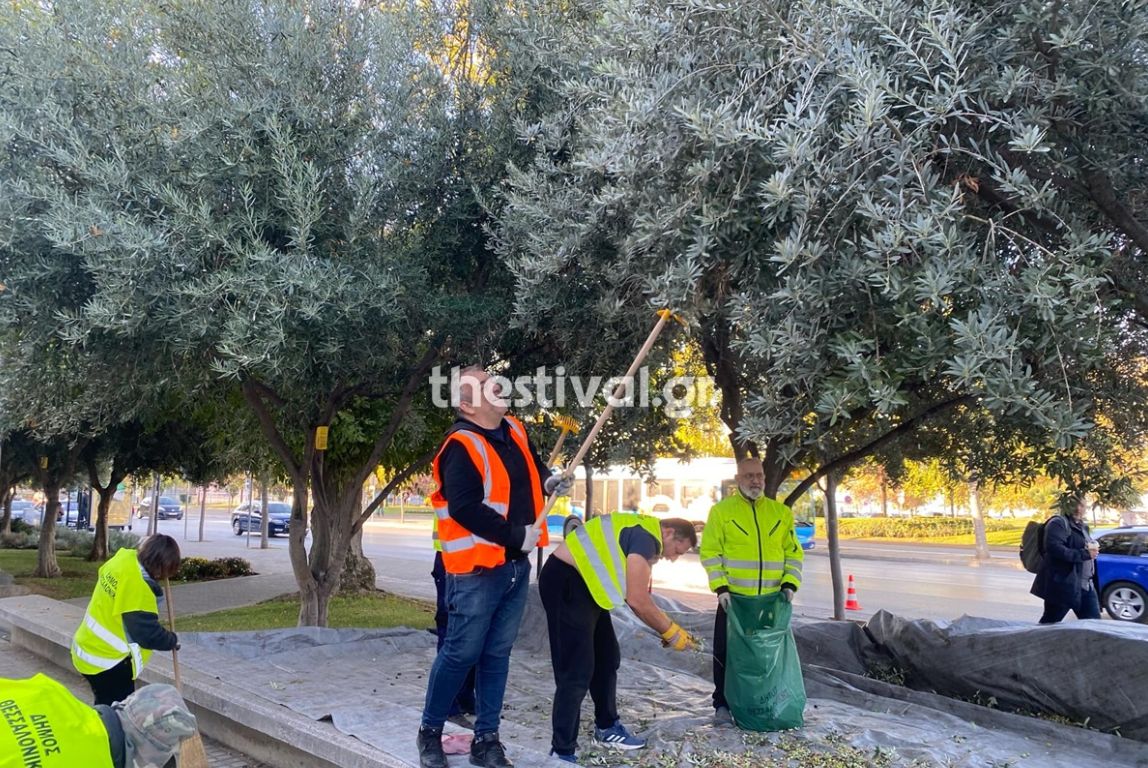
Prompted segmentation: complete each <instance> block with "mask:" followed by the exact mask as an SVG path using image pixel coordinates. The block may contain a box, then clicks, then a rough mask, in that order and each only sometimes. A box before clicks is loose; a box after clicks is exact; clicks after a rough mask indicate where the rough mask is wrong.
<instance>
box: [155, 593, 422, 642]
mask: <svg viewBox="0 0 1148 768" xmlns="http://www.w3.org/2000/svg"><path fill="white" fill-rule="evenodd" d="M328 619H329V621H328V625H329V626H331V627H360V628H370V629H384V628H387V627H413V628H415V629H427V628H429V627H433V626H434V606H433V605H431V604H430V603H424V602H422V601H421V600H411V599H409V598H406V597H398V596H396V595H392V594H390V593H388V592H382V591H379V592H375V593H372V594H366V595H339V596H336V597H334V598H333V599H332V600H331V605H330V608H329V613H328ZM298 621H299V597H298V596H297V595H285V596H283V597H279V598H276V599H274V600H268V601H266V602H263V603H259V604H258V605H252V606H247V607H245V608H232V609H229V610H226V611H216V612H215V613H205V614H203V615H201V616H188V617H187V618H183V619H179V620H178V621H177V622H176V626H177V627H178V628H179V631H180V632H233V631H238V630H255V629H282V628H284V627H294V626H295V625H296V624H298Z"/></svg>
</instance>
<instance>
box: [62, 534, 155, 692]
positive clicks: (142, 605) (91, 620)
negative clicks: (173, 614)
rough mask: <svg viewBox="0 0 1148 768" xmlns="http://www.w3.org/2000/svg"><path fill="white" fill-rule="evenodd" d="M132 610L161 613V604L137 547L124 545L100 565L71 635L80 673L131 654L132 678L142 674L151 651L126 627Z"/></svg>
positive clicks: (107, 665) (104, 667)
mask: <svg viewBox="0 0 1148 768" xmlns="http://www.w3.org/2000/svg"><path fill="white" fill-rule="evenodd" d="M132 611H147V612H148V613H156V614H158V613H159V604H158V603H157V601H156V599H155V595H154V594H153V593H152V591H151V588H150V587H149V586H148V585H147V582H146V581H144V578H143V574H142V573H141V572H140V564H139V560H138V559H137V557H136V551H135V550H134V549H121V550H119V551H118V552H116V554H115V556H113V557H112V559H111V560H109V561H107V562H106V563H104V564H103V565H102V566H100V574H99V578H98V579H97V581H96V588H95V590H94V591H93V592H92V599H91V600H90V601H89V602H88V610H87V612H85V613H84V620H83V621H82V622H80V626H79V628H78V629H77V630H76V634H75V635H73V636H72V666H74V667H75V668H76V670H77V671H78V672H79V673H80V674H82V675H96V674H99V673H100V672H104V671H106V670H109V669H111V668H112V667H114V666H115V665H117V664H119V663H120V662H121V661H123V660H124V659H126V658H129V657H130V658H131V660H132V679H133V680H134V679H135V678H137V677H139V674H140V672H141V671H142V670H143V668H144V665H145V664H147V662H148V659H149V658H151V651H149V650H147V649H144V648H141V647H140V646H139V645H138V644H137V643H134V642H132V641H131V640H130V639H129V638H128V636H127V632H126V631H124V621H123V615H124V614H125V613H131V612H132Z"/></svg>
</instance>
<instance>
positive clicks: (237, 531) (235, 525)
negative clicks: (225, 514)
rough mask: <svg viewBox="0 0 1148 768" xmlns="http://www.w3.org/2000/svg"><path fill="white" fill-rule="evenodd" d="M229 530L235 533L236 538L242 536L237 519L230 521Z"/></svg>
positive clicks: (241, 529)
mask: <svg viewBox="0 0 1148 768" xmlns="http://www.w3.org/2000/svg"><path fill="white" fill-rule="evenodd" d="M231 530H233V531H235V535H236V536H242V535H243V528H242V527H240V525H239V519H238V518H236V519H235V520H232V521H231Z"/></svg>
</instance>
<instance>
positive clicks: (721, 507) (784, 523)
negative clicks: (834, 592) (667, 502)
mask: <svg viewBox="0 0 1148 768" xmlns="http://www.w3.org/2000/svg"><path fill="white" fill-rule="evenodd" d="M698 553H699V554H700V555H701V561H702V567H703V568H705V569H706V575H707V576H708V577H709V584H710V589H711V590H713V591H715V592H716V591H717V590H718V588H720V587H728V588H729V591H730V592H733V593H735V594H738V595H768V594H772V593H774V592H777V591H778V590H780V589H781V587H782V585H783V584H790V585H792V586H793V588H794V589H797V588H798V587H800V586H801V567H802V564H803V563H804V562H805V553H804V552H802V550H801V544H800V543H799V542H798V541H797V531H796V530H795V529H794V525H793V512H792V511H791V510H790V509H789V507H787V506H785V505H784V504H782V503H781V502H780V501H776V500H774V499H770V498H767V497H765V496H762V497H760V498H759V499H757V501H756V502H751V501H750V500H749V499H747V498H745V497H744V496H742V495H741V493H740V492H739V493H735V494H734V495H732V496H728V497H726V498H724V499H722V500H721V501H719V502H718V503H717V504H715V505H714V506H713V509H711V510H710V515H709V519H708V520H707V521H706V527H705V530H704V531H703V532H702V542H701V546H700V547H698Z"/></svg>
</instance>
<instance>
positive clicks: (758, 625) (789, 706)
mask: <svg viewBox="0 0 1148 768" xmlns="http://www.w3.org/2000/svg"><path fill="white" fill-rule="evenodd" d="M726 615H727V619H726V621H727V628H728V641H727V647H726V664H725V697H726V701H727V702H728V703H729V709H730V712H731V713H732V714H733V718H734V721H736V722H737V724H738V727H740V728H744V729H746V730H749V731H782V730H786V729H788V728H800V727H801V726H802V724H803V723H804V722H805V719H804V712H805V682H804V681H803V680H802V678H801V660H800V659H799V658H798V656H797V643H796V642H795V641H794V639H793V632H792V631H791V630H790V628H789V621H790V619H791V618H792V616H793V606H792V605H790V604H789V602H787V601H786V600H784V599H783V598H782V597H781V596H780V595H762V596H760V597H749V596H743V595H733V600H732V601H731V602H730V610H729V612H728V613H727V614H726Z"/></svg>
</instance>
